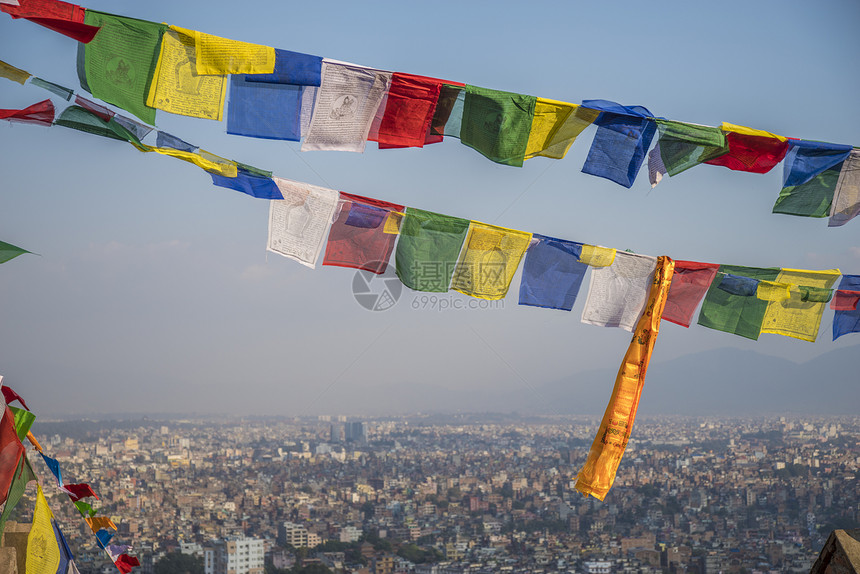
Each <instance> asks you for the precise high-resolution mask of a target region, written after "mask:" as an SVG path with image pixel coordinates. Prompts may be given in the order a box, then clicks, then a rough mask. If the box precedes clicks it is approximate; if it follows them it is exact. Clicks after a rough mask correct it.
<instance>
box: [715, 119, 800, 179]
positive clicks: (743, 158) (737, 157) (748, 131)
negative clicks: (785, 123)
mask: <svg viewBox="0 0 860 574" xmlns="http://www.w3.org/2000/svg"><path fill="white" fill-rule="evenodd" d="M720 129H722V130H723V131H724V132H725V133H726V142H727V143H728V145H729V151H728V153H726V154H724V155H721V156H719V157H716V158H713V159H709V160H707V161H705V163H707V164H710V165H721V166H723V167H727V168H729V169H733V170H736V171H748V172H751V173H767V172H769V171H770V170H772V169H773V168H774V167H775V166H776V164H778V163H779V162H781V161H782V159H783V158H784V157H785V154H786V152H787V151H788V141H787V138H785V137H783V136H778V135H776V134H772V133H770V132H766V131H763V130H754V129H752V128H747V127H744V126H736V125H734V124H729V123H726V122H723V123H722V125H721V127H720Z"/></svg>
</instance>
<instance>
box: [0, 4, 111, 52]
mask: <svg viewBox="0 0 860 574" xmlns="http://www.w3.org/2000/svg"><path fill="white" fill-rule="evenodd" d="M15 4H17V5H9V4H8V3H5V2H4V3H0V10H2V11H3V12H6V13H7V14H9V15H10V16H12V17H13V18H26V19H27V20H30V21H31V22H34V23H36V24H39V25H40V26H44V27H45V28H48V29H49V30H53V31H54V32H58V33H60V34H63V35H65V36H68V37H69V38H72V39H73V40H77V41H78V42H83V43H84V44H86V43H88V42H91V41H92V39H93V38H94V37H95V35H96V33H97V32H98V31H99V28H98V27H97V26H88V25H86V24H84V12H85V10H84V9H83V8H81V7H80V6H76V5H74V4H69V3H68V2H61V1H59V0H26V1H25V2H24V4H20V3H19V2H16V3H15Z"/></svg>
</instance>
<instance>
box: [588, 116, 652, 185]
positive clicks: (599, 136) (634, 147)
mask: <svg viewBox="0 0 860 574" xmlns="http://www.w3.org/2000/svg"><path fill="white" fill-rule="evenodd" d="M582 106H583V107H585V108H589V109H594V110H600V112H601V114H600V115H599V116H598V117H597V119H596V120H595V121H594V124H595V125H596V126H597V133H596V134H595V135H594V141H593V142H592V144H591V149H590V150H588V157H587V158H586V159H585V165H583V166H582V172H583V173H587V174H590V175H596V176H598V177H604V178H606V179H608V180H610V181H614V182H615V183H617V184H619V185H623V186H624V187H631V186H632V185H633V182H634V181H635V180H636V174H638V173H639V168H641V167H642V162H643V161H645V154H646V153H647V152H648V148H649V147H650V146H651V140H652V139H654V134H655V133H656V132H657V123H656V122H655V121H654V120H653V119H652V115H651V112H649V111H648V109H647V108H644V107H642V106H622V105H621V104H617V103H615V102H610V101H607V100H583V101H582Z"/></svg>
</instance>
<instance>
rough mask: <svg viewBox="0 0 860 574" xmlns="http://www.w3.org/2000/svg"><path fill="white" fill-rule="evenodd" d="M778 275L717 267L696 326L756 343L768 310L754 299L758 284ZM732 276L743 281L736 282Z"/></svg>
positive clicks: (770, 271) (771, 271) (770, 270)
mask: <svg viewBox="0 0 860 574" xmlns="http://www.w3.org/2000/svg"><path fill="white" fill-rule="evenodd" d="M779 272H780V270H779V269H778V268H760V267H742V266H738V265H720V268H719V274H718V275H717V277H716V278H715V279H714V281H713V283H711V287H710V288H709V289H708V292H707V294H706V295H705V300H704V302H703V303H702V310H701V311H699V325H702V326H704V327H708V328H710V329H717V330H718V331H725V332H726V333H734V334H735V335H740V336H741V337H746V338H748V339H753V340H757V339H758V336H759V333H761V325H762V321H763V320H764V314H765V312H766V311H767V306H768V302H767V301H762V300H761V299H759V298H757V297H756V296H755V294H756V290H757V288H758V281H761V280H763V281H774V280H775V279H776V278H777V276H779ZM732 276H735V277H740V278H742V279H745V280H746V281H741V282H736V281H734V280H733V278H732ZM723 283H725V285H723ZM735 283H737V285H735ZM750 287H751V289H750ZM727 289H728V290H727ZM738 293H743V294H738Z"/></svg>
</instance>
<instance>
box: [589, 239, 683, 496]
mask: <svg viewBox="0 0 860 574" xmlns="http://www.w3.org/2000/svg"><path fill="white" fill-rule="evenodd" d="M674 270H675V262H674V261H672V259H670V258H669V257H666V256H665V255H663V256H660V257H658V258H657V269H656V270H655V271H654V281H653V283H652V284H651V290H650V291H649V293H648V304H647V305H646V307H645V312H644V313H643V314H642V317H640V318H639V322H638V323H637V324H636V330H635V331H634V332H633V340H632V341H631V342H630V346H629V347H628V348H627V353H626V354H625V355H624V362H623V363H621V368H620V369H618V376H617V377H615V388H614V389H613V390H612V397H610V399H609V404H608V405H607V407H606V412H605V413H604V414H603V420H602V421H601V422H600V428H598V429H597V436H595V437H594V442H592V443H591V450H590V451H589V453H588V459H587V460H586V461H585V466H583V467H582V470H580V471H579V475H578V476H577V478H576V490H578V491H579V492H581V493H583V494H584V495H586V496H588V495H589V494H590V495H591V496H593V497H595V498H597V499H598V500H603V499H604V497H605V496H606V494H607V493H608V492H609V489H610V488H612V483H613V482H614V481H615V473H616V472H617V471H618V465H619V463H620V462H621V457H622V456H624V449H625V448H627V441H628V440H629V439H630V433H631V431H632V430H633V421H634V419H635V418H636V409H637V408H638V407H639V399H640V397H641V396H642V387H643V385H644V384H645V372H646V371H647V370H648V361H650V359H651V352H652V351H653V350H654V342H655V341H656V340H657V334H658V333H659V332H660V319H661V317H662V316H663V308H664V307H665V305H666V298H667V296H668V294H669V285H671V283H672V274H673V272H674Z"/></svg>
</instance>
